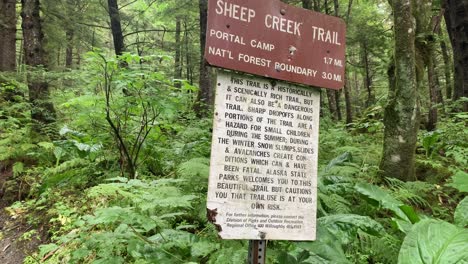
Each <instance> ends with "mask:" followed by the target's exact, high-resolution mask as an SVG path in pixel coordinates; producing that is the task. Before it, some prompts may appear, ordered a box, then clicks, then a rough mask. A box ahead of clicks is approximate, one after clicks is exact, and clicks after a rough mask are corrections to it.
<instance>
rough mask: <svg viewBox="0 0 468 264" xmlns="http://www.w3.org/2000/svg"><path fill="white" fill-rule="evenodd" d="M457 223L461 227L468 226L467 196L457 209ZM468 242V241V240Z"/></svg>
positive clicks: (455, 216)
mask: <svg viewBox="0 0 468 264" xmlns="http://www.w3.org/2000/svg"><path fill="white" fill-rule="evenodd" d="M454 220H455V224H457V225H458V226H460V227H468V197H465V198H464V199H463V200H462V201H461V202H460V203H459V204H458V206H457V208H456V209H455V214H454ZM467 243H468V241H467Z"/></svg>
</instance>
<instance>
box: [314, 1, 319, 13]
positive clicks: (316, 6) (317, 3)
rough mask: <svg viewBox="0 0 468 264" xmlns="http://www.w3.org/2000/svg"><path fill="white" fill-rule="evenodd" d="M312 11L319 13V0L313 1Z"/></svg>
mask: <svg viewBox="0 0 468 264" xmlns="http://www.w3.org/2000/svg"><path fill="white" fill-rule="evenodd" d="M314 11H317V12H320V0H314Z"/></svg>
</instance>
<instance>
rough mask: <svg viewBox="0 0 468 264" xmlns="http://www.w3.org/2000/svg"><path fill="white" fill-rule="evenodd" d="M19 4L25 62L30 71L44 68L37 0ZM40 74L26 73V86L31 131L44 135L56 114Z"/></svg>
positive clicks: (47, 88)
mask: <svg viewBox="0 0 468 264" xmlns="http://www.w3.org/2000/svg"><path fill="white" fill-rule="evenodd" d="M21 5H22V11H21V17H22V18H23V22H22V25H21V27H22V29H23V41H24V44H23V46H24V56H25V57H24V60H25V64H26V65H28V66H30V67H31V71H35V70H36V69H35V68H36V67H38V66H42V67H44V68H46V67H47V62H46V54H45V51H44V49H43V37H44V35H43V33H42V25H41V18H40V15H39V12H40V3H39V0H22V1H21ZM29 72H30V71H29ZM42 75H43V74H28V88H29V101H30V103H31V107H32V109H31V118H32V120H33V122H34V124H33V131H34V132H37V133H38V134H41V135H46V134H47V131H48V130H47V129H46V127H45V126H47V125H50V124H52V123H54V122H55V118H56V115H55V109H54V106H53V104H52V103H51V102H50V101H49V85H48V83H47V82H46V80H44V79H43V77H41V76H42Z"/></svg>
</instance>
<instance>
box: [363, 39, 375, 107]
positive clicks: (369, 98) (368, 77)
mask: <svg viewBox="0 0 468 264" xmlns="http://www.w3.org/2000/svg"><path fill="white" fill-rule="evenodd" d="M362 52H363V56H362V61H363V64H364V70H365V72H366V76H365V79H364V84H365V86H366V91H367V100H366V107H370V106H371V105H372V104H373V102H374V96H373V95H372V77H371V73H370V63H369V51H368V49H367V43H365V42H364V43H363V44H362Z"/></svg>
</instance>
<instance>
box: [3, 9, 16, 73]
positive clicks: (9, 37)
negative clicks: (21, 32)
mask: <svg viewBox="0 0 468 264" xmlns="http://www.w3.org/2000/svg"><path fill="white" fill-rule="evenodd" d="M15 70H16V1H15V0H0V71H15Z"/></svg>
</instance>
